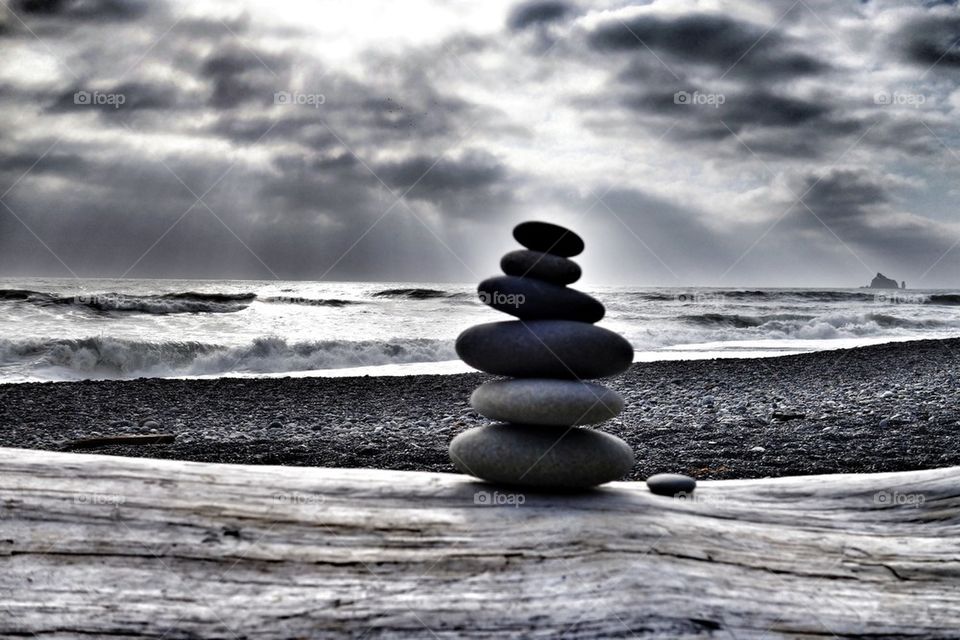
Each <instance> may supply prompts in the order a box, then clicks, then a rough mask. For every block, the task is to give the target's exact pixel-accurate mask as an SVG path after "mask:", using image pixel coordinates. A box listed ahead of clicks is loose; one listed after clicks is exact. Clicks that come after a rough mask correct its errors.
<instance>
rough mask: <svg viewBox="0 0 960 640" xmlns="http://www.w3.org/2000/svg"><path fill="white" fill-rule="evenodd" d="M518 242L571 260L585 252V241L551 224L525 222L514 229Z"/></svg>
mask: <svg viewBox="0 0 960 640" xmlns="http://www.w3.org/2000/svg"><path fill="white" fill-rule="evenodd" d="M513 237H514V238H516V240H517V242H519V243H520V244H522V245H523V246H525V247H526V248H527V249H532V250H533V251H543V252H544V253H552V254H553V255H555V256H561V257H564V258H569V257H570V256H575V255H579V254H580V253H582V252H583V239H582V238H581V237H580V236H578V235H577V234H575V233H574V232H573V231H570V229H565V228H564V227H561V226H558V225H555V224H550V223H549V222H523V223H521V224H518V225H517V226H516V227H514V228H513Z"/></svg>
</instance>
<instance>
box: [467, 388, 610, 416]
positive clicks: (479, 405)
mask: <svg viewBox="0 0 960 640" xmlns="http://www.w3.org/2000/svg"><path fill="white" fill-rule="evenodd" d="M470 405H471V406H472V407H473V408H474V409H476V411H477V413H480V414H482V415H484V416H486V417H488V418H491V419H493V420H502V421H503V422H518V423H521V424H539V425H563V426H573V425H582V424H596V423H598V422H603V421H604V420H609V419H610V418H613V417H615V416H617V415H619V413H620V412H621V411H623V398H621V397H620V394H619V393H617V392H616V391H614V390H613V389H608V388H606V387H604V386H602V385H599V384H593V383H590V382H578V381H574V380H551V379H549V378H524V379H518V380H494V381H493V382H487V383H485V384H482V385H480V386H479V387H477V388H476V389H475V390H474V392H473V395H471V396H470Z"/></svg>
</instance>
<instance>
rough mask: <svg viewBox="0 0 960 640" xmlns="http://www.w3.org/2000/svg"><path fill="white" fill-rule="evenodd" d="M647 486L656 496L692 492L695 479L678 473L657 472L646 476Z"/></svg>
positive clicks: (694, 486)
mask: <svg viewBox="0 0 960 640" xmlns="http://www.w3.org/2000/svg"><path fill="white" fill-rule="evenodd" d="M647 487H648V488H649V489H650V491H651V493H655V494H657V495H658V496H675V495H677V494H688V493H693V490H694V489H696V488H697V481H696V480H694V479H693V478H691V477H690V476H685V475H683V474H680V473H658V474H656V475H652V476H650V477H649V478H647Z"/></svg>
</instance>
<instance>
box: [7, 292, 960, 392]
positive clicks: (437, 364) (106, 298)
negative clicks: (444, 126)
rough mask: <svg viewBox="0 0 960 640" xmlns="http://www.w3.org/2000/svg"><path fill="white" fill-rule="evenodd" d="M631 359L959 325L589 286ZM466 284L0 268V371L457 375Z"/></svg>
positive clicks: (889, 304)
mask: <svg viewBox="0 0 960 640" xmlns="http://www.w3.org/2000/svg"><path fill="white" fill-rule="evenodd" d="M586 290H587V291H589V292H590V293H592V294H593V295H595V296H597V297H598V298H599V299H600V300H601V301H602V302H603V303H604V304H605V305H606V307H607V317H606V318H604V320H603V321H602V322H601V326H605V327H607V328H609V329H612V330H614V331H617V332H619V333H621V334H623V335H624V336H625V337H626V338H627V339H628V340H629V341H630V342H631V344H633V346H634V348H635V349H636V351H637V354H636V360H638V361H651V360H667V359H689V358H710V357H765V356H776V355H784V354H790V353H802V352H807V351H816V350H823V349H836V348H844V347H850V346H856V345H864V344H874V343H879V342H885V341H893V340H910V339H918V338H941V337H954V336H960V291H943V290H936V291H920V290H907V291H871V290H865V289H810V290H807V289H708V288H638V287H595V288H587V289H586ZM504 319H508V318H507V316H505V315H503V314H501V313H498V312H496V311H493V310H492V309H490V308H488V307H486V306H484V305H483V304H481V303H480V302H479V300H477V297H476V292H475V287H474V285H468V284H464V285H450V284H430V283H425V284H410V283H390V282H363V283H347V282H299V281H298V282H283V281H249V280H219V281H214V280H203V281H198V280H130V279H125V280H106V279H102V280H101V279H90V280H75V279H49V278H31V279H17V280H15V279H0V382H24V381H43V380H78V379H107V378H116V379H122V378H137V377H145V376H159V377H210V376H213V377H216V376H224V375H232V376H262V375H297V376H303V375H327V376H329V375H363V374H370V375H399V374H411V373H455V372H460V371H467V370H469V369H468V368H467V367H466V365H463V364H462V363H460V362H459V361H457V360H456V354H455V352H454V350H453V341H454V339H455V338H456V336H457V334H458V333H460V332H461V331H462V330H463V329H465V328H467V327H469V326H471V325H473V324H477V323H481V322H492V321H496V320H504Z"/></svg>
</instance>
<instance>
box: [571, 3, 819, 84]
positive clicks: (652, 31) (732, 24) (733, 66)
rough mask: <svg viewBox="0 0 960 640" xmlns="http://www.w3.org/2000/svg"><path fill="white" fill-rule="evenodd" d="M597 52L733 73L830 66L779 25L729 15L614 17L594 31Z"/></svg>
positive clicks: (773, 73)
mask: <svg viewBox="0 0 960 640" xmlns="http://www.w3.org/2000/svg"><path fill="white" fill-rule="evenodd" d="M589 43H590V45H591V46H592V47H593V48H594V49H596V50H597V51H605V52H621V51H622V52H637V53H640V54H641V55H649V51H650V50H653V51H654V52H655V53H657V54H659V55H662V56H666V57H667V58H669V59H671V60H675V61H679V62H685V63H691V64H700V65H706V66H709V67H714V68H717V69H718V70H720V71H723V72H729V73H731V74H733V75H736V76H740V75H745V76H752V77H766V78H776V79H783V78H787V77H791V76H801V75H811V74H816V73H820V72H822V71H824V70H826V69H828V68H829V65H828V64H826V63H825V62H824V61H821V60H819V59H817V58H816V57H814V56H811V55H809V54H807V53H804V52H803V51H797V50H795V49H794V48H793V47H792V45H791V44H790V43H789V42H788V41H787V39H786V38H785V37H784V36H783V35H782V34H780V33H778V32H777V31H776V30H775V29H770V30H769V31H768V30H767V29H766V28H764V27H763V26H761V25H756V24H752V23H749V22H745V21H742V20H736V19H734V18H731V17H729V16H726V15H721V14H710V13H696V14H684V15H679V16H658V15H642V16H637V17H634V18H630V19H627V20H624V21H621V20H609V21H607V22H605V23H602V24H600V25H599V26H598V27H597V28H596V29H595V30H594V31H593V32H592V33H591V34H590V35H589Z"/></svg>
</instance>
